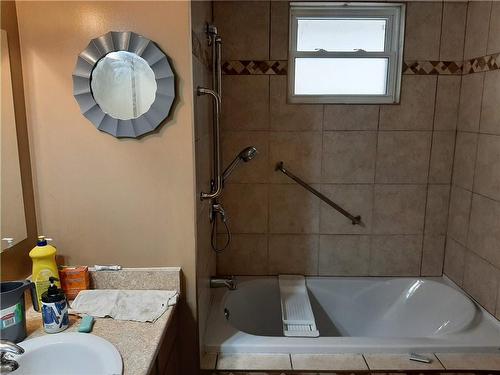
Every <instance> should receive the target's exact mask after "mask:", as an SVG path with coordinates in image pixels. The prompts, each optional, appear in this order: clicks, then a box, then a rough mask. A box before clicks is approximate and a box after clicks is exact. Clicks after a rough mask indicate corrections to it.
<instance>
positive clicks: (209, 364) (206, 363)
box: [200, 353, 217, 370]
mask: <svg viewBox="0 0 500 375" xmlns="http://www.w3.org/2000/svg"><path fill="white" fill-rule="evenodd" d="M216 363H217V353H204V354H202V355H201V360H200V368H201V369H202V370H214V369H215V364H216Z"/></svg>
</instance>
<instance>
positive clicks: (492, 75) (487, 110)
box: [480, 7, 500, 135]
mask: <svg viewBox="0 0 500 375" xmlns="http://www.w3.org/2000/svg"><path fill="white" fill-rule="evenodd" d="M499 8H500V7H499ZM499 13H500V12H499ZM499 39H500V37H499ZM498 103H500V70H493V71H490V72H486V73H485V77H484V91H483V102H482V109H481V126H480V129H481V133H492V134H499V135H500V105H498Z"/></svg>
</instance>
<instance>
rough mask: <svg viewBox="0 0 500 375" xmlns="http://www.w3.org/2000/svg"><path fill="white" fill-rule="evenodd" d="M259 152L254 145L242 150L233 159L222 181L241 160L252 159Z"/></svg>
mask: <svg viewBox="0 0 500 375" xmlns="http://www.w3.org/2000/svg"><path fill="white" fill-rule="evenodd" d="M257 154H258V151H257V149H256V148H255V147H254V146H249V147H246V148H244V149H243V150H241V151H240V153H239V154H238V155H236V157H235V158H234V159H233V161H232V162H231V163H230V164H229V165H228V167H227V168H226V169H225V170H224V172H223V173H222V183H224V181H225V180H226V179H227V178H228V177H229V175H230V174H231V172H233V170H234V169H235V168H236V167H237V166H238V164H240V162H242V161H243V162H245V163H246V162H248V161H250V160H252V159H253V158H254V157H255V156H256V155H257Z"/></svg>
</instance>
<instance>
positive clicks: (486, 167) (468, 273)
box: [444, 2, 500, 318]
mask: <svg viewBox="0 0 500 375" xmlns="http://www.w3.org/2000/svg"><path fill="white" fill-rule="evenodd" d="M490 15H491V17H490ZM464 54H465V59H466V65H467V66H468V67H469V69H468V71H467V73H468V74H465V75H464V76H463V79H462V88H461V95H460V110H459V118H458V132H457V138H456V151H455V162H454V169H453V182H452V189H451V201H450V216H449V225H448V237H447V244H446V257H445V265H444V272H445V274H446V275H447V276H449V277H450V278H451V279H453V280H454V281H455V282H456V283H457V284H459V285H461V286H462V287H463V288H464V289H465V290H466V291H467V292H468V293H469V294H470V295H472V297H474V298H475V299H476V300H477V301H478V302H479V303H480V304H481V305H482V306H483V307H484V308H486V310H488V311H489V312H491V313H492V314H496V317H497V318H500V104H499V103H500V70H499V67H500V64H498V63H496V61H497V59H498V61H500V58H498V56H499V55H500V3H498V2H470V3H469V5H468V16H467V33H466V39H465V50H464ZM467 61H469V62H468V63H467Z"/></svg>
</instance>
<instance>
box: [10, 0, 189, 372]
mask: <svg viewBox="0 0 500 375" xmlns="http://www.w3.org/2000/svg"><path fill="white" fill-rule="evenodd" d="M17 10H18V18H19V34H20V40H21V52H22V61H23V70H24V85H25V93H26V98H27V103H26V104H27V117H28V130H29V135H30V147H31V155H32V162H33V172H34V183H35V186H36V191H35V199H36V204H37V216H38V217H37V219H38V223H39V229H40V233H44V234H46V235H47V236H50V237H53V238H54V243H55V244H56V246H57V247H58V251H59V254H61V255H64V256H65V258H66V262H67V263H68V264H96V263H97V264H99V263H101V264H102V263H104V264H106V263H118V264H121V265H123V266H131V267H141V266H181V267H182V271H183V275H184V285H183V295H184V297H185V298H184V299H183V301H182V303H181V305H182V306H181V309H180V311H181V325H182V331H183V332H184V334H183V336H182V339H181V342H182V345H183V349H184V350H183V353H184V354H185V359H186V360H185V361H184V365H185V367H184V368H185V373H189V372H190V369H191V368H195V367H196V363H195V362H193V361H192V356H193V352H195V350H196V345H195V341H196V330H197V326H196V288H195V286H196V280H195V236H196V232H195V219H196V217H195V211H196V208H195V198H194V196H195V165H194V126H193V122H194V121H193V94H192V92H193V87H192V78H191V77H192V60H191V29H190V3H189V2H183V1H178V2H176V1H168V2H165V1H164V2H143V1H140V2H132V1H123V2H114V1H110V2H106V1H99V2H95V1H89V2H77V1H71V2H49V1H47V2H44V1H41V2H38V1H36V2H24V1H22V2H18V3H17ZM41 15H43V16H41ZM110 30H131V31H134V32H136V33H139V34H142V35H144V36H146V37H147V38H150V39H152V40H154V41H155V42H156V43H158V45H159V46H160V48H162V50H163V51H164V52H165V53H166V54H167V55H168V56H169V58H170V62H171V65H172V68H173V70H174V72H175V73H176V76H177V82H176V83H177V87H176V89H177V91H176V94H177V100H176V103H175V104H174V107H173V110H172V113H171V115H170V116H169V118H168V120H167V121H166V122H165V124H164V125H163V126H162V127H161V129H160V130H159V131H158V132H156V133H155V134H151V135H148V136H145V137H143V138H141V139H139V140H134V139H120V140H119V139H116V138H114V137H112V136H110V135H108V134H105V133H102V132H99V131H98V130H97V129H96V128H95V127H94V126H93V125H92V124H91V123H90V122H89V121H88V120H87V119H86V118H85V117H83V116H82V115H81V114H80V111H79V107H78V104H77V103H76V101H75V99H74V98H73V95H72V79H71V74H72V72H73V69H74V66H75V62H76V57H77V56H78V54H79V53H80V52H81V51H82V50H83V49H84V48H85V47H86V46H87V44H88V42H89V40H90V39H92V38H95V37H97V36H99V35H102V34H104V33H106V32H108V31H110ZM184 301H187V304H185V303H184ZM190 341H192V342H190Z"/></svg>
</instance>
